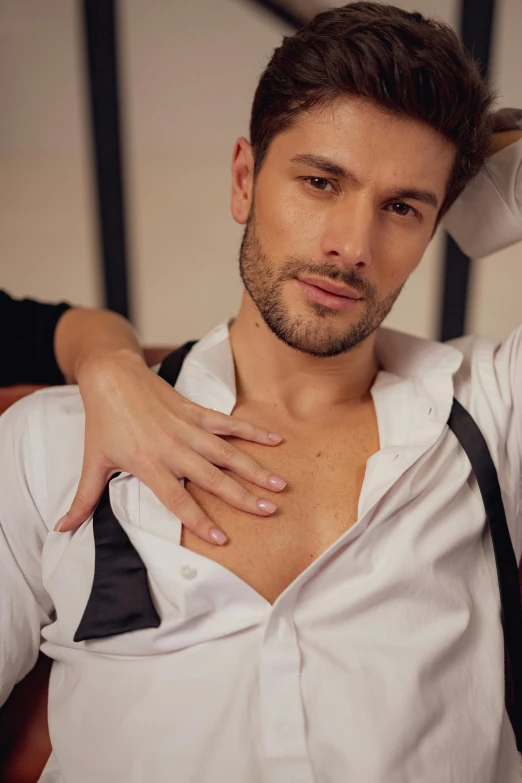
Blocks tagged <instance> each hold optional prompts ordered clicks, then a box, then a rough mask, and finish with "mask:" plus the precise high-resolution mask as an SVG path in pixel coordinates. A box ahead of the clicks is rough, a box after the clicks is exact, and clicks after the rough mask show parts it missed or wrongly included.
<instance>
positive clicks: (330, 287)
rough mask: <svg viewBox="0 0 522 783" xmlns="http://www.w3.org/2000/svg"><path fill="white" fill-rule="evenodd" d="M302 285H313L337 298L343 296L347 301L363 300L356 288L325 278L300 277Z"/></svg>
mask: <svg viewBox="0 0 522 783" xmlns="http://www.w3.org/2000/svg"><path fill="white" fill-rule="evenodd" d="M298 280H300V281H301V282H302V283H307V284H308V285H313V286H315V287H316V288H320V289H322V290H323V291H326V292H327V293H329V294H335V296H342V297H344V298H345V299H355V300H358V299H362V297H361V295H360V294H358V293H357V291H356V290H355V289H354V288H350V287H349V286H346V285H339V284H338V283H334V282H333V280H326V279H325V278H323V277H298Z"/></svg>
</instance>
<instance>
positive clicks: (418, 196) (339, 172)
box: [290, 154, 439, 209]
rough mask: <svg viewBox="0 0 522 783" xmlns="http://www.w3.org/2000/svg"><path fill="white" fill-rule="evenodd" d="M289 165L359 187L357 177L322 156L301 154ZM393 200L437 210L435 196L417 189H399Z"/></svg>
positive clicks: (395, 191)
mask: <svg viewBox="0 0 522 783" xmlns="http://www.w3.org/2000/svg"><path fill="white" fill-rule="evenodd" d="M290 162H291V163H297V164H304V165H305V166H313V168H314V169H319V170H320V171H323V172H324V173H325V174H330V175H331V176H332V177H340V178H342V179H345V180H347V181H348V182H352V183H353V184H354V185H360V184H361V183H360V182H359V180H358V179H357V177H356V176H355V175H354V174H352V173H351V172H350V171H347V170H346V169H345V168H343V167H342V166H340V165H339V164H338V163H334V161H332V160H330V159H329V158H325V157H323V156H322V155H310V154H301V155H294V156H293V157H292V158H291V159H290ZM393 194H394V195H393V198H397V199H399V198H400V199H403V198H408V199H412V200H414V201H420V202H422V203H423V204H427V205H428V206H429V207H433V208H434V209H438V206H439V200H438V198H437V196H436V194H435V193H434V192H433V191H432V190H419V188H400V189H399V190H394V191H393Z"/></svg>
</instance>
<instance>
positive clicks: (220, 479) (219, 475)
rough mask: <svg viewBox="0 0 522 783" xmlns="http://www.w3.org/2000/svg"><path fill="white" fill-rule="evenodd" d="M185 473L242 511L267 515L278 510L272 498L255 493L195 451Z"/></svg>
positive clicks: (202, 486) (201, 486)
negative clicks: (268, 498)
mask: <svg viewBox="0 0 522 783" xmlns="http://www.w3.org/2000/svg"><path fill="white" fill-rule="evenodd" d="M183 475H184V476H186V478H188V479H190V481H192V482H193V483H194V484H196V485H197V486H198V487H200V488H201V489H204V490H206V491H207V492H209V493H210V494H211V495H214V496H215V497H218V498H220V499H221V500H223V501H224V502H225V503H227V504H228V505H229V506H233V507H234V508H237V509H239V510H240V511H246V512H247V513H249V514H256V515H257V516H262V517H267V516H270V515H271V514H273V513H274V511H276V510H277V506H276V505H275V503H273V502H272V501H271V500H267V499H266V498H262V497H258V496H256V495H254V494H253V493H252V492H250V491H249V490H248V489H246V487H243V486H242V485H241V484H239V483H238V482H237V481H234V479H233V478H231V477H230V476H227V475H226V473H223V471H222V470H220V469H219V468H218V467H216V465H212V464H211V463H210V462H207V460H205V459H203V457H200V456H199V455H198V454H196V453H194V452H192V453H190V454H189V455H188V457H187V459H186V461H185V462H184V467H183Z"/></svg>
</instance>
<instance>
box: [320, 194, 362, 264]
mask: <svg viewBox="0 0 522 783" xmlns="http://www.w3.org/2000/svg"><path fill="white" fill-rule="evenodd" d="M373 219H374V211H373V206H372V204H371V203H370V199H365V198H364V196H363V195H362V194H361V193H352V194H351V195H350V196H349V197H348V198H347V199H343V200H342V201H341V202H338V203H337V204H336V205H335V206H332V207H331V208H330V210H329V211H328V215H327V218H326V222H325V225H324V233H323V237H322V251H323V255H324V257H325V258H326V259H328V260H329V261H332V262H334V263H336V264H337V265H338V266H340V267H342V268H343V269H347V270H348V269H357V270H359V271H362V270H363V269H364V268H365V267H367V266H369V265H370V264H371V261H372V258H371V235H372V229H373Z"/></svg>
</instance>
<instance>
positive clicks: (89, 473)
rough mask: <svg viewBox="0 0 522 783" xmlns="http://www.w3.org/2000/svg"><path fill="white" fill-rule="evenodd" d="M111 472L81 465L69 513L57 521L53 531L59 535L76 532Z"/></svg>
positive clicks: (92, 506) (92, 465) (92, 507)
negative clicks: (71, 531) (80, 472)
mask: <svg viewBox="0 0 522 783" xmlns="http://www.w3.org/2000/svg"><path fill="white" fill-rule="evenodd" d="M110 475H111V471H110V470H108V469H107V467H106V466H104V467H102V466H101V465H100V464H99V463H98V464H91V465H86V464H85V463H84V464H83V468H82V475H81V476H80V481H79V484H78V489H77V490H76V494H75V496H74V499H73V502H72V503H71V507H70V509H69V511H68V512H67V513H66V514H64V515H63V517H62V518H61V519H59V520H58V522H57V523H56V525H55V527H54V529H55V530H56V531H59V532H60V533H67V532H68V531H70V530H76V528H78V527H80V525H82V524H83V523H84V522H85V520H86V519H87V518H88V517H90V515H91V514H92V512H93V511H94V509H95V507H96V504H97V503H98V501H99V499H100V497H101V494H102V492H103V490H104V489H105V486H106V484H107V481H108V480H109V477H110Z"/></svg>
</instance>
